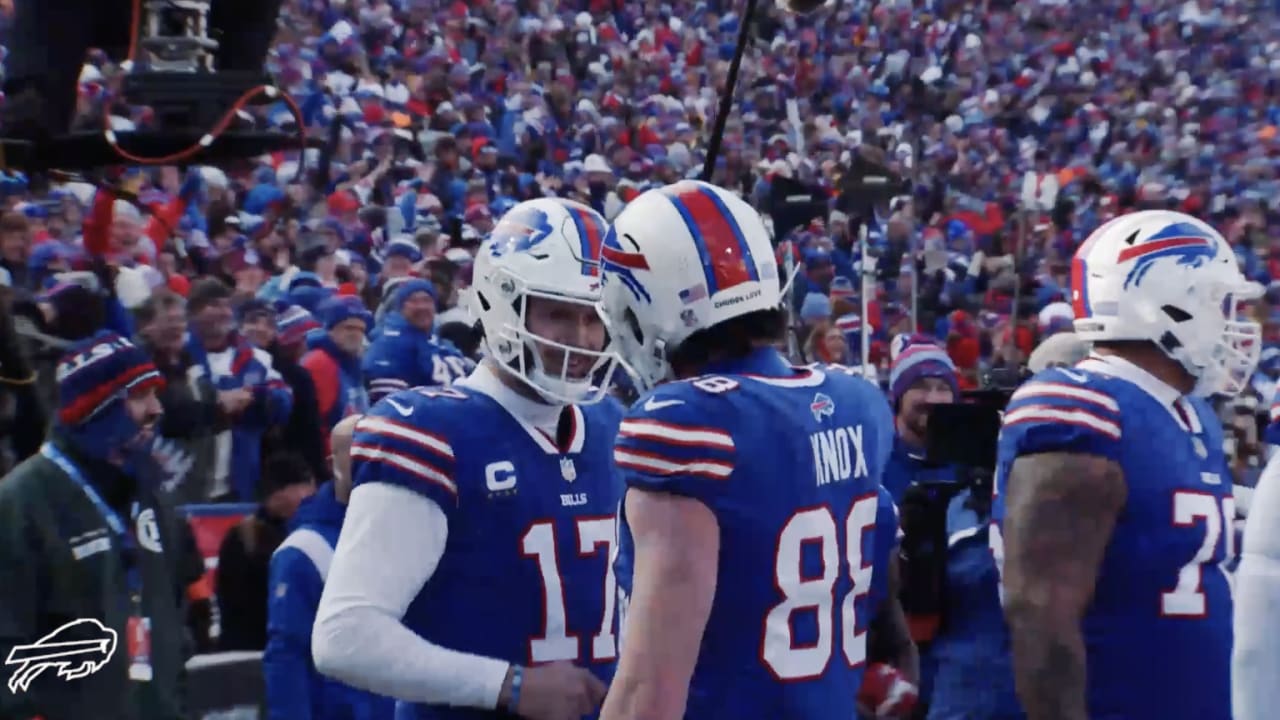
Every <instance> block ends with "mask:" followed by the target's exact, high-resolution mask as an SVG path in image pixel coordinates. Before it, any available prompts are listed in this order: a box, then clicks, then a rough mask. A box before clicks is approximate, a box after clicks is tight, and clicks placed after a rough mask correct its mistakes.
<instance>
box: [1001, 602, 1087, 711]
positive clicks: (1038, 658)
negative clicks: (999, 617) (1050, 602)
mask: <svg viewBox="0 0 1280 720" xmlns="http://www.w3.org/2000/svg"><path fill="white" fill-rule="evenodd" d="M1006 603H1007V607H1006V610H1005V617H1006V619H1007V620H1008V622H1009V632H1010V636H1011V641H1012V646H1013V674H1014V681H1015V683H1016V685H1017V691H1018V699H1019V700H1021V701H1022V707H1023V709H1024V710H1025V712H1026V714H1027V718H1028V720H1088V717H1089V714H1088V712H1087V709H1086V708H1087V703H1086V701H1085V675H1086V660H1085V658H1086V656H1085V647H1084V637H1083V636H1082V635H1081V632H1080V624H1079V619H1078V618H1069V617H1066V618H1063V617H1055V616H1054V614H1053V613H1052V612H1050V611H1047V610H1046V609H1044V608H1038V607H1035V606H1034V605H1033V604H1032V603H1030V602H1023V599H1022V598H1016V597H1015V598H1009V597H1007V598H1006Z"/></svg>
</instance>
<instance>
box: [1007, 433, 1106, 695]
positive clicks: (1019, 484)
mask: <svg viewBox="0 0 1280 720" xmlns="http://www.w3.org/2000/svg"><path fill="white" fill-rule="evenodd" d="M1007 487H1008V490H1007V493H1006V496H1005V507H1006V511H1005V519H1004V552H1005V556H1004V603H1005V618H1006V619H1007V620H1008V622H1009V631H1010V634H1011V640H1012V645H1013V671H1014V680H1015V682H1016V683H1017V690H1018V698H1019V699H1020V700H1021V701H1022V706H1023V709H1024V710H1025V711H1026V713H1027V718H1028V719H1029V720H1087V718H1088V712H1087V709H1086V700H1085V677H1086V670H1087V668H1086V667H1085V647H1084V638H1083V636H1082V634H1081V631H1080V620H1081V617H1082V616H1083V615H1084V612H1085V609H1086V608H1087V607H1088V605H1089V602H1090V601H1091V600H1092V598H1093V590H1094V584H1095V582H1096V581H1097V576H1098V568H1099V566H1100V565H1101V564H1102V559H1103V556H1104V555H1105V553H1106V549H1107V544H1108V543H1109V542H1110V539H1111V531H1112V529H1113V528H1114V527H1115V523H1116V517H1117V516H1118V515H1119V513H1120V510H1121V508H1122V507H1123V506H1124V503H1125V496H1126V488H1125V484H1124V476H1123V474H1122V472H1121V470H1120V466H1119V465H1117V464H1116V463H1115V462H1114V461H1111V460H1108V459H1106V458H1103V457H1098V456H1095V455H1084V454H1078V453H1064V452H1050V453H1043V454H1038V455H1027V456H1023V457H1020V458H1018V459H1017V460H1016V461H1015V462H1014V464H1013V467H1012V469H1011V470H1010V474H1009V481H1008V484H1007Z"/></svg>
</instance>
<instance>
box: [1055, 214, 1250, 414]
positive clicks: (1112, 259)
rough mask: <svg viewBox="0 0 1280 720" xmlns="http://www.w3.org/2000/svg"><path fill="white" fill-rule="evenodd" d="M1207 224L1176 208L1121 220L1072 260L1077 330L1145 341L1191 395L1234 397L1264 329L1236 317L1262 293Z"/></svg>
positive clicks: (1101, 337)
mask: <svg viewBox="0 0 1280 720" xmlns="http://www.w3.org/2000/svg"><path fill="white" fill-rule="evenodd" d="M1262 292H1263V288H1262V286H1261V285H1259V284H1257V283H1254V282H1249V281H1248V280H1247V279H1246V278H1245V277H1244V275H1243V274H1241V272H1240V268H1239V266H1238V265H1237V263H1236V257H1235V254H1234V253H1233V252H1232V250H1231V247H1230V246H1229V245H1228V244H1227V241H1226V240H1225V239H1223V237H1222V235H1220V234H1218V232H1217V231H1216V230H1214V229H1213V228H1212V227H1210V226H1209V225H1207V224H1205V223H1203V222H1201V221H1200V220H1197V219H1196V218H1193V217H1191V216H1190V215H1184V214H1182V213H1179V212H1172V211H1168V210H1145V211H1142V212H1135V213H1131V214H1128V215H1121V216H1120V217H1118V218H1115V219H1114V220H1111V221H1110V222H1108V223H1106V224H1105V225H1103V226H1102V227H1100V228H1098V229H1097V230H1095V231H1094V233H1093V234H1092V235H1090V236H1089V238H1088V239H1087V240H1085V241H1084V244H1082V245H1081V246H1080V249H1079V250H1077V251H1076V255H1075V258H1074V259H1073V260H1072V263H1071V305H1072V310H1073V311H1074V314H1075V322H1074V323H1073V324H1074V326H1075V330H1076V334H1077V335H1078V336H1079V337H1080V339H1081V340H1084V341H1086V342H1096V341H1106V340H1149V341H1151V342H1153V343H1155V345H1156V346H1157V347H1159V348H1160V349H1161V350H1163V351H1164V352H1165V354H1167V355H1168V356H1169V357H1171V358H1173V359H1174V360H1177V361H1178V363H1179V364H1181V365H1182V367H1183V368H1185V369H1186V371H1187V372H1188V373H1191V375H1192V376H1193V377H1195V378H1196V380H1197V382H1196V388H1195V393H1196V394H1197V395H1212V394H1215V393H1223V394H1228V395H1234V394H1236V393H1238V392H1240V391H1241V390H1242V389H1244V387H1245V386H1246V385H1247V384H1248V381H1249V378H1250V376H1251V375H1252V374H1253V370H1254V368H1255V367H1256V366H1257V364H1258V356H1259V354H1260V353H1261V352H1262V330H1261V327H1260V326H1259V325H1258V323H1256V322H1250V321H1246V320H1240V319H1238V317H1237V316H1238V311H1239V304H1240V302H1241V301H1244V300H1253V299H1256V298H1258V297H1261V296H1262Z"/></svg>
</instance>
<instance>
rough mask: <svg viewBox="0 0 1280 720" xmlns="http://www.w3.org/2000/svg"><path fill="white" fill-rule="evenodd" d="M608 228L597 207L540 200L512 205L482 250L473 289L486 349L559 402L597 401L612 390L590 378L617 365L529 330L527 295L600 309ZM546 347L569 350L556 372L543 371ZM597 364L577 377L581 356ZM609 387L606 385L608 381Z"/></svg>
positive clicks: (605, 353) (606, 355) (606, 354)
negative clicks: (602, 256) (573, 369)
mask: <svg viewBox="0 0 1280 720" xmlns="http://www.w3.org/2000/svg"><path fill="white" fill-rule="evenodd" d="M607 227H608V224H607V223H606V222H605V220H604V218H603V217H601V216H600V214H599V213H597V212H596V211H595V210H592V209H591V208H589V207H587V206H586V205H582V204H579V203H576V202H571V201H568V200H561V199H554V198H541V199H538V200H529V201H527V202H522V203H520V204H519V205H516V206H515V207H513V208H511V209H510V210H509V211H507V213H506V214H505V215H503V216H502V218H501V219H500V220H498V222H497V224H496V225H494V228H493V231H492V232H491V233H490V234H489V237H488V239H486V240H485V242H484V244H483V245H481V246H480V250H479V252H477V253H476V259H475V266H474V269H473V271H472V272H473V275H472V282H471V292H470V295H469V298H470V302H471V310H472V313H473V317H475V318H477V319H479V321H480V324H481V327H482V328H483V330H484V340H483V343H484V351H485V354H486V355H487V356H488V357H491V358H493V359H494V360H496V361H497V362H498V363H499V364H500V365H501V366H502V367H503V368H504V369H505V370H506V371H508V372H510V373H511V374H512V375H514V376H515V377H517V378H519V379H520V380H522V381H523V382H524V383H525V384H526V385H528V386H529V387H530V388H532V389H533V390H534V391H535V392H537V393H538V394H539V395H540V396H542V398H543V399H544V400H546V401H548V402H550V403H554V404H584V403H593V402H597V401H599V400H600V399H601V398H603V397H604V394H605V392H606V391H607V389H608V388H607V387H594V386H593V385H592V379H593V378H594V377H596V376H597V375H598V374H599V373H600V372H601V368H602V367H604V366H605V365H609V366H610V367H609V368H608V370H607V371H605V373H606V374H605V375H602V376H606V377H607V373H611V372H612V370H613V367H612V366H613V365H614V364H616V363H617V357H616V355H615V354H614V353H613V352H611V351H610V350H609V349H608V341H606V347H605V349H603V350H600V351H595V350H589V349H585V348H580V347H574V346H571V345H565V344H563V343H560V342H557V341H555V340H552V339H550V338H547V337H543V336H541V335H538V334H535V333H533V332H531V331H530V330H529V327H528V324H527V321H526V308H527V301H528V298H531V297H541V298H547V299H550V300H557V301H560V302H568V303H575V304H581V305H584V306H587V307H591V308H594V307H596V304H597V303H598V301H599V299H600V264H599V253H600V243H601V241H602V240H603V238H604V235H605V232H606V229H607ZM540 347H544V348H545V347H550V348H555V349H558V350H561V351H563V352H564V356H563V361H562V362H561V363H560V367H558V368H549V367H544V366H543V357H542V353H541V352H539V349H540ZM575 356H577V357H587V358H589V359H591V361H592V362H591V369H590V371H589V372H587V373H586V374H585V375H582V376H574V374H573V373H571V362H570V361H571V360H572V359H573V358H574V357H575ZM602 385H603V383H602Z"/></svg>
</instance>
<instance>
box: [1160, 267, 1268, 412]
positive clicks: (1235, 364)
mask: <svg viewBox="0 0 1280 720" xmlns="http://www.w3.org/2000/svg"><path fill="white" fill-rule="evenodd" d="M1206 292H1207V293H1208V294H1209V295H1210V297H1209V299H1208V301H1207V302H1206V303H1205V306H1206V307H1214V306H1217V307H1220V308H1221V310H1222V316H1221V318H1222V319H1221V320H1220V321H1219V320H1218V319H1217V318H1216V317H1215V318H1212V322H1213V323H1214V324H1219V325H1220V327H1218V328H1205V330H1206V331H1207V336H1208V337H1209V338H1211V339H1212V340H1211V341H1210V340H1207V341H1205V342H1203V343H1200V344H1199V345H1198V346H1197V347H1196V348H1195V349H1196V350H1197V351H1198V352H1189V353H1186V357H1185V359H1184V358H1176V359H1178V360H1180V361H1181V362H1182V364H1183V367H1185V368H1186V369H1187V371H1188V372H1190V373H1191V374H1193V375H1195V376H1196V377H1197V381H1196V387H1195V390H1194V391H1193V392H1194V394H1196V395H1200V396H1209V395H1219V394H1220V395H1227V396H1232V395H1236V394H1239V393H1240V392H1241V391H1243V390H1244V389H1245V388H1246V387H1248V385H1249V380H1250V378H1251V377H1252V376H1253V371H1254V369H1256V368H1257V367H1258V358H1259V357H1260V356H1261V354H1262V326H1261V325H1260V324H1258V323H1256V322H1253V321H1252V320H1242V319H1240V316H1241V310H1242V307H1243V306H1244V304H1245V303H1246V302H1248V301H1250V300H1256V299H1257V298H1259V297H1261V296H1262V286H1260V285H1258V284H1257V283H1251V282H1245V281H1243V280H1242V281H1241V282H1239V283H1234V284H1230V285H1227V284H1216V285H1213V286H1210V287H1209V288H1207V289H1206ZM1188 362H1190V366H1188Z"/></svg>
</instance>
